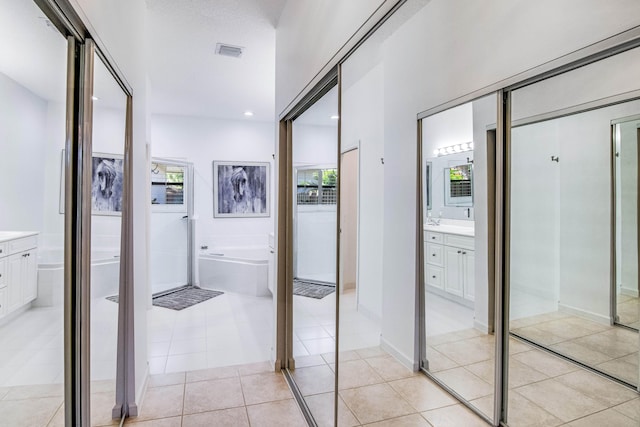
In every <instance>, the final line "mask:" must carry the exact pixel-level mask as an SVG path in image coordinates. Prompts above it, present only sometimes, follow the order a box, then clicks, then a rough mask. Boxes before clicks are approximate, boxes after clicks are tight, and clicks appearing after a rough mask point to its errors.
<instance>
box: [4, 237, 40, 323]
mask: <svg viewBox="0 0 640 427" xmlns="http://www.w3.org/2000/svg"><path fill="white" fill-rule="evenodd" d="M37 246H38V233H37V232H28V231H26V232H22V231H0V318H2V317H5V316H7V315H8V314H10V313H12V312H14V311H17V310H19V309H21V308H23V307H25V306H27V305H28V304H29V303H31V301H33V300H34V299H36V297H37V296H38V277H37V275H38V273H37V269H38V260H37Z"/></svg>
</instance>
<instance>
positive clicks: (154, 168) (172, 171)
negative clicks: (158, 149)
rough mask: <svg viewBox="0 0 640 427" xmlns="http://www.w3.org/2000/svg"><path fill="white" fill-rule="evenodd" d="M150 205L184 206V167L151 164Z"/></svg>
mask: <svg viewBox="0 0 640 427" xmlns="http://www.w3.org/2000/svg"><path fill="white" fill-rule="evenodd" d="M151 203H152V204H154V205H182V204H184V166H172V165H166V164H162V163H151Z"/></svg>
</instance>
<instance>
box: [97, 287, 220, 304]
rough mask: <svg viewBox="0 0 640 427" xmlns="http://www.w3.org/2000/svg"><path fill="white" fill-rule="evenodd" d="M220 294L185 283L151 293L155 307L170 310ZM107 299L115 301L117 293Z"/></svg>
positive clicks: (116, 300)
mask: <svg viewBox="0 0 640 427" xmlns="http://www.w3.org/2000/svg"><path fill="white" fill-rule="evenodd" d="M222 294H224V292H220V291H212V290H211V289H203V288H198V287H196V286H188V285H187V286H182V287H180V288H176V289H172V290H170V291H165V292H159V293H157V294H153V297H152V303H153V305H155V306H156V307H163V308H169V309H171V310H184V309H185V308H189V307H191V306H194V305H196V304H198V303H201V302H204V301H207V300H210V299H211V298H215V297H217V296H220V295H222ZM107 299H108V300H109V301H113V302H115V303H117V302H118V299H119V298H118V295H114V296H110V297H107Z"/></svg>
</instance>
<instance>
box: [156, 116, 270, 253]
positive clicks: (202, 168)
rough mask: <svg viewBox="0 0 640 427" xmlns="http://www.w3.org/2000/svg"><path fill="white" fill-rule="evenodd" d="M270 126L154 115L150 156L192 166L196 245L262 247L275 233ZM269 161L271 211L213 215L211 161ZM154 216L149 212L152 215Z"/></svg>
mask: <svg viewBox="0 0 640 427" xmlns="http://www.w3.org/2000/svg"><path fill="white" fill-rule="evenodd" d="M273 133H274V124H273V123H268V122H257V121H252V120H251V119H247V120H221V119H213V118H204V117H185V116H171V115H153V116H152V117H151V155H152V156H153V157H162V158H174V159H180V160H184V161H188V162H192V163H193V165H194V181H195V183H194V184H195V188H194V210H195V212H194V213H195V214H196V215H198V217H199V218H198V220H197V223H196V224H197V225H196V230H197V231H196V247H197V248H199V247H200V246H203V245H207V246H209V248H210V249H214V248H216V247H224V246H247V245H264V246H266V245H267V236H268V234H269V233H271V232H273V231H274V217H275V215H274V213H273V206H274V200H275V195H274V191H275V186H274V184H273V177H274V173H275V171H274V162H273V157H272V155H273V154H274V153H275V146H274V145H275V141H274V138H273ZM214 160H224V161H247V162H270V173H271V178H270V187H271V188H270V193H271V194H270V200H269V203H270V212H271V215H270V216H269V217H265V218H214V217H213V161H214ZM152 215H153V214H152Z"/></svg>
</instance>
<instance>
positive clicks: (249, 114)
mask: <svg viewBox="0 0 640 427" xmlns="http://www.w3.org/2000/svg"><path fill="white" fill-rule="evenodd" d="M244 115H245V116H247V117H251V116H253V112H251V111H245V112H244Z"/></svg>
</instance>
